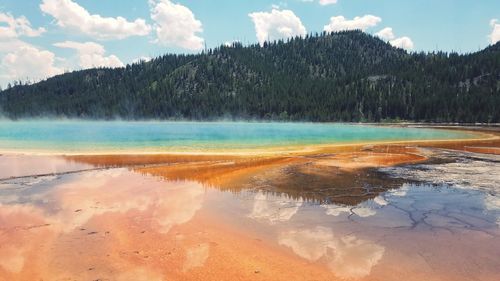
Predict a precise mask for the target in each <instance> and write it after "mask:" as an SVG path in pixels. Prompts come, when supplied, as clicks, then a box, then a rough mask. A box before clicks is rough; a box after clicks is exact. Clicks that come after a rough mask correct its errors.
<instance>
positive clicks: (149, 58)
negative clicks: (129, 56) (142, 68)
mask: <svg viewBox="0 0 500 281" xmlns="http://www.w3.org/2000/svg"><path fill="white" fill-rule="evenodd" d="M152 59H153V58H152V57H149V56H141V57H138V58H136V59H134V60H133V61H132V63H143V62H148V61H151V60H152Z"/></svg>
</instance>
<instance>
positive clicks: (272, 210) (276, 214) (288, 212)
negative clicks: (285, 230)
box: [248, 191, 303, 224]
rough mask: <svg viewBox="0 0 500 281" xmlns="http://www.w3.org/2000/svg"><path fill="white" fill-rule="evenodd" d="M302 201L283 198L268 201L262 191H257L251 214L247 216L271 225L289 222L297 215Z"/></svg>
mask: <svg viewBox="0 0 500 281" xmlns="http://www.w3.org/2000/svg"><path fill="white" fill-rule="evenodd" d="M302 204H303V201H302V200H300V199H299V200H290V199H288V198H286V197H284V196H280V197H275V198H273V199H270V198H269V197H268V196H267V195H266V193H264V192H263V191H258V192H257V194H256V195H255V197H254V199H253V208H252V212H251V213H250V214H249V215H248V216H249V217H250V218H253V219H256V220H264V221H268V222H269V223H271V224H275V223H278V222H285V221H288V220H290V219H291V218H292V217H293V215H295V214H296V213H297V211H298V210H299V208H300V206H302Z"/></svg>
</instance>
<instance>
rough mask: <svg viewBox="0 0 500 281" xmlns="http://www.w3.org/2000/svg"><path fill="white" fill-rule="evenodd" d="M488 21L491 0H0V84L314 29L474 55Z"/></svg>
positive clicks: (485, 39)
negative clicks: (356, 33) (355, 31)
mask: <svg viewBox="0 0 500 281" xmlns="http://www.w3.org/2000/svg"><path fill="white" fill-rule="evenodd" d="M495 19H500V1H498V0H481V1H470V0H337V1H335V0H281V1H279V0H278V1H269V0H127V1H124V0H23V1H14V0H0V85H1V86H5V85H6V83H7V82H8V81H12V80H14V79H21V80H26V79H30V80H35V81H36V80H39V79H43V78H46V77H50V76H52V75H55V74H59V73H62V72H64V71H71V70H75V69H84V68H89V67H93V66H108V67H118V66H122V65H124V64H127V63H131V62H133V61H134V60H137V59H139V58H143V59H147V58H149V57H155V56H158V55H161V54H164V53H172V52H175V53H181V52H188V53H192V52H198V51H199V50H201V49H202V48H203V47H204V46H205V44H206V45H207V46H208V47H214V46H217V45H220V44H224V43H226V42H231V41H241V42H243V43H256V42H261V43H262V42H263V40H266V39H278V38H284V37H287V36H294V35H303V34H305V33H313V32H321V31H323V30H328V31H336V30H345V29H353V28H359V29H363V30H364V31H365V32H368V33H371V34H376V35H377V36H379V37H381V38H382V39H384V40H387V41H389V42H390V43H391V44H392V45H394V46H397V47H401V48H405V49H408V50H410V51H421V50H423V51H432V50H445V51H458V52H461V53H465V52H474V51H477V50H479V49H481V48H484V47H486V46H488V45H489V44H491V43H493V42H496V41H497V40H500V22H497V21H495Z"/></svg>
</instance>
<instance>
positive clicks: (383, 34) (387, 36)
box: [375, 27, 396, 41]
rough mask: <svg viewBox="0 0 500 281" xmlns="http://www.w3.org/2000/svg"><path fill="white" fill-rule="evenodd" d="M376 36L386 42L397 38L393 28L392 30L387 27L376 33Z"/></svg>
mask: <svg viewBox="0 0 500 281" xmlns="http://www.w3.org/2000/svg"><path fill="white" fill-rule="evenodd" d="M375 36H377V37H379V38H380V39H382V40H386V41H387V40H392V39H394V38H396V36H394V33H393V32H392V28H390V27H386V28H384V29H382V30H380V31H379V32H377V33H375Z"/></svg>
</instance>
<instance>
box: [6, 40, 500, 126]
mask: <svg viewBox="0 0 500 281" xmlns="http://www.w3.org/2000/svg"><path fill="white" fill-rule="evenodd" d="M499 108H500V43H499V44H497V45H494V46H490V47H488V48H486V49H485V50H483V51H480V52H477V53H473V54H466V55H458V54H454V53H452V54H448V53H426V54H424V53H415V54H409V53H407V52H405V51H404V50H401V49H396V48H394V47H392V46H390V45H389V44H387V43H385V42H383V41H381V40H379V39H378V38H375V37H372V36H371V35H368V34H365V33H363V32H360V31H350V32H340V33H332V34H321V35H316V36H307V37H306V38H293V39H290V40H287V41H285V42H284V41H279V42H273V43H269V44H265V45H264V46H263V47H260V46H259V45H251V46H242V45H241V44H234V45H233V46H230V47H226V46H221V47H219V48H216V49H214V50H208V51H206V52H204V53H203V54H198V55H165V56H162V57H159V58H156V59H153V60H152V61H149V62H142V63H137V64H133V65H128V66H127V67H125V68H118V69H90V70H83V71H76V72H72V73H67V74H63V75H59V76H56V77H53V78H50V79H48V80H46V81H42V82H39V83H36V84H33V85H16V86H14V87H11V88H9V89H7V90H4V91H3V92H0V115H4V116H6V117H9V118H13V119H17V118H29V117H40V116H49V117H72V118H73V117H74V118H99V119H111V118H124V119H150V118H158V119H196V120H199V119H208V120H212V119H219V118H238V119H265V120H270V119H273V120H300V121H356V122H357V121H370V122H373V121H375V122H377V121H381V120H387V119H389V120H397V119H404V120H412V121H432V122H500V110H499Z"/></svg>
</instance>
